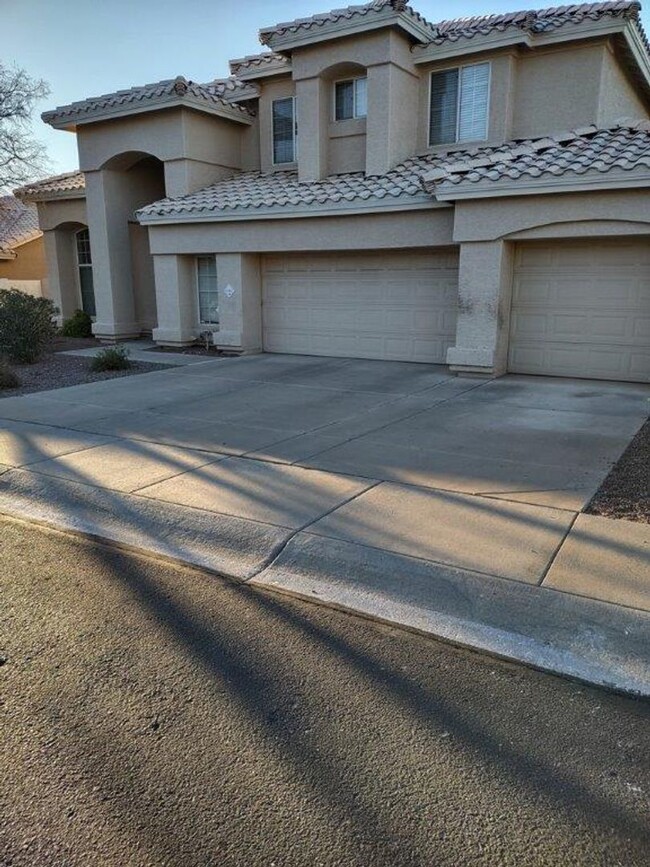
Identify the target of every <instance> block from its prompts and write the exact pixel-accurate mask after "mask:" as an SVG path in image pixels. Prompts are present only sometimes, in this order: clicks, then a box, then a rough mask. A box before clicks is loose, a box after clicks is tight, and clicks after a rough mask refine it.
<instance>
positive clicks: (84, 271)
mask: <svg viewBox="0 0 650 867" xmlns="http://www.w3.org/2000/svg"><path fill="white" fill-rule="evenodd" d="M75 239H76V243H77V265H78V267H79V286H80V288H81V306H82V307H83V309H84V311H85V312H86V313H87V314H88V315H89V316H96V315H97V311H96V308H95V288H94V285H93V260H92V256H91V253H90V235H89V234H88V229H80V230H79V231H78V232H77V233H76V237H75Z"/></svg>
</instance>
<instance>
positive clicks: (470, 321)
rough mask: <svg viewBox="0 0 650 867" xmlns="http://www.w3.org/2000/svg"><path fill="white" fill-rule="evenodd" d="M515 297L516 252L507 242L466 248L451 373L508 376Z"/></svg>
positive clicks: (450, 356)
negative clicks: (514, 257)
mask: <svg viewBox="0 0 650 867" xmlns="http://www.w3.org/2000/svg"><path fill="white" fill-rule="evenodd" d="M511 294H512V250H511V246H510V245H509V244H507V243H506V242H504V241H478V242H473V243H465V244H461V248H460V266H459V274H458V320H457V324H456V345H455V346H452V347H450V348H449V349H448V350H447V364H449V365H450V367H451V370H453V371H457V372H459V373H463V372H465V373H484V374H489V375H493V376H501V375H502V374H504V373H505V372H506V369H507V358H508V329H509V323H510V298H511Z"/></svg>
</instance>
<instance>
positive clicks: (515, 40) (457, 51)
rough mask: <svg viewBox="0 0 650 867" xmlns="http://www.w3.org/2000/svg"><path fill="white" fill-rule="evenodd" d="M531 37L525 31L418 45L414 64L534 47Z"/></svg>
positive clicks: (415, 50) (414, 49) (414, 52)
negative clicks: (520, 47)
mask: <svg viewBox="0 0 650 867" xmlns="http://www.w3.org/2000/svg"><path fill="white" fill-rule="evenodd" d="M532 44H533V41H532V38H531V35H530V34H529V33H526V32H525V31H523V30H518V31H516V32H512V33H495V34H489V35H486V36H473V37H472V38H471V39H468V38H464V39H458V40H456V41H455V42H450V43H449V44H448V45H434V44H433V43H432V44H430V45H416V46H414V48H413V52H412V54H413V62H414V63H415V64H416V65H422V64H424V63H433V62H435V61H438V60H447V59H449V58H452V57H459V56H461V55H462V56H465V55H467V54H479V53H482V52H485V51H495V50H498V49H500V48H511V47H513V46H516V45H525V46H526V47H529V48H530V47H532Z"/></svg>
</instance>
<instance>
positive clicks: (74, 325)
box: [61, 310, 93, 337]
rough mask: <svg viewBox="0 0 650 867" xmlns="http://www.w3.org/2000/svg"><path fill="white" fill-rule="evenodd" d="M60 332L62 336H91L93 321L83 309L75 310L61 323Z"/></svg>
mask: <svg viewBox="0 0 650 867" xmlns="http://www.w3.org/2000/svg"><path fill="white" fill-rule="evenodd" d="M61 334H62V335H63V336H64V337H92V336H93V321H92V319H91V318H90V316H89V315H88V314H87V313H86V312H85V311H83V310H75V312H74V313H73V314H72V316H71V317H70V318H69V319H67V320H66V321H65V322H64V323H63V328H62V329H61Z"/></svg>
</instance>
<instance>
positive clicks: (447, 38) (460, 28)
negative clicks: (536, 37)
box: [432, 0, 641, 45]
mask: <svg viewBox="0 0 650 867" xmlns="http://www.w3.org/2000/svg"><path fill="white" fill-rule="evenodd" d="M640 9H641V4H640V3H638V2H636V0H612V2H605V3H572V4H570V5H567V6H554V7H549V8H547V9H537V10H522V11H519V12H506V13H502V14H496V15H478V16H475V17H471V18H455V19H451V20H449V21H440V22H438V23H437V24H434V28H435V30H436V36H435V38H434V39H432V42H433V43H434V44H435V45H442V44H443V43H445V42H455V41H457V40H458V39H462V38H466V39H471V38H472V37H473V36H477V35H488V34H490V33H495V32H503V31H504V30H507V29H509V28H513V27H514V28H520V29H522V30H527V31H529V32H531V33H545V32H547V31H549V30H554V29H556V28H558V27H562V26H564V25H565V24H581V23H582V22H584V21H599V20H600V19H601V18H604V17H613V18H632V19H637V18H638V14H639V11H640Z"/></svg>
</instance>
